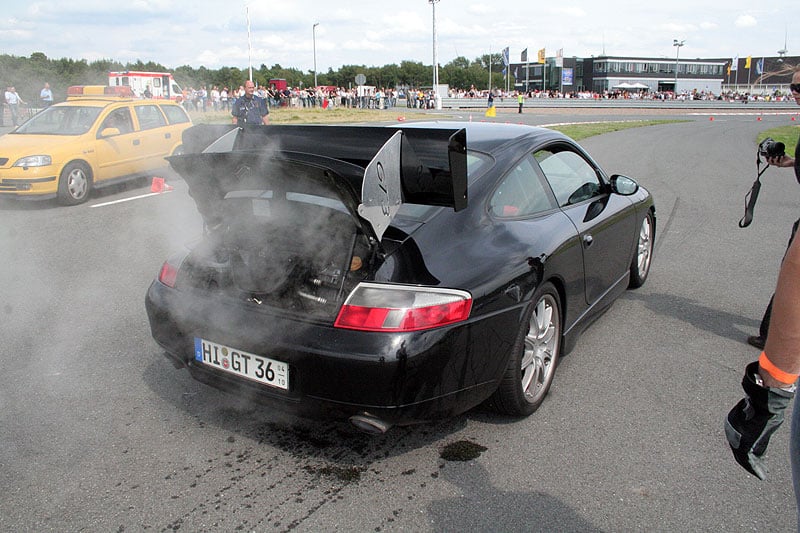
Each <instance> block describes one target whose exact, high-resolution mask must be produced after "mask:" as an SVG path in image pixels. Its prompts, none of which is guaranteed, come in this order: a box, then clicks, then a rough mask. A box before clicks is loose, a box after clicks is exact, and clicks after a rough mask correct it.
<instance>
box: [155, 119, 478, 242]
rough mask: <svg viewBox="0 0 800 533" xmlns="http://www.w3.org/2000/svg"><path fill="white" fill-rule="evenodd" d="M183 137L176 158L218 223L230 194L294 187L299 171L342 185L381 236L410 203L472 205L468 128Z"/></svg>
mask: <svg viewBox="0 0 800 533" xmlns="http://www.w3.org/2000/svg"><path fill="white" fill-rule="evenodd" d="M183 144H184V149H185V153H184V154H183V155H180V156H173V157H170V158H168V159H169V162H170V164H171V165H172V167H173V168H174V169H175V170H176V171H177V172H178V173H179V174H180V175H181V176H182V177H183V178H184V179H185V180H186V182H187V184H188V185H189V190H190V194H191V196H192V197H193V198H194V199H195V202H196V203H197V206H198V209H199V211H200V213H201V215H202V216H203V218H204V221H205V223H206V225H207V226H210V227H213V226H216V225H217V224H219V223H220V222H222V221H223V220H224V209H223V207H222V205H221V204H222V200H224V198H225V197H226V195H228V194H229V193H232V192H234V191H239V192H241V191H258V190H262V189H273V188H275V187H278V188H285V187H291V186H292V181H293V180H292V176H293V175H296V176H297V177H298V179H299V178H301V177H302V178H303V181H305V182H312V183H316V184H318V185H319V187H320V189H322V190H327V191H335V193H336V195H337V196H338V198H339V199H340V200H341V201H342V203H344V204H345V206H346V207H347V209H348V211H349V212H350V213H351V214H352V216H353V217H354V218H355V219H356V222H357V224H359V226H361V227H362V228H363V229H364V231H366V232H367V233H368V234H370V235H372V236H374V237H375V238H376V239H377V240H378V241H380V238H381V236H382V235H383V232H384V231H385V230H386V228H388V226H389V224H391V221H392V219H393V218H394V216H395V215H396V214H397V211H398V209H399V208H400V205H401V204H402V203H404V202H406V203H415V204H422V205H434V206H444V207H450V208H452V209H454V210H456V211H458V210H461V209H463V208H465V207H466V205H467V160H466V152H467V147H466V131H465V130H463V129H456V128H414V127H410V128H396V127H392V128H388V127H361V126H256V127H249V128H247V129H239V128H236V127H233V128H232V127H230V126H227V125H226V126H221V125H198V126H194V127H192V128H189V129H187V130H186V131H184V134H183ZM364 221H366V222H367V223H368V224H365V223H364Z"/></svg>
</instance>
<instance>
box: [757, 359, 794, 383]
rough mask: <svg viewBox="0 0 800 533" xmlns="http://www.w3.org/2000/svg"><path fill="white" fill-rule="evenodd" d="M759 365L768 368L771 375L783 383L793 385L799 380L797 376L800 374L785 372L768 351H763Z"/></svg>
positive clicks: (763, 368) (764, 368)
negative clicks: (770, 358)
mask: <svg viewBox="0 0 800 533" xmlns="http://www.w3.org/2000/svg"><path fill="white" fill-rule="evenodd" d="M758 366H759V368H761V369H762V370H766V371H767V373H769V375H770V376H772V377H773V378H775V379H777V380H778V381H780V382H781V383H786V384H787V385H791V384H792V383H794V382H795V381H797V378H798V377H799V376H800V374H790V373H788V372H784V371H783V370H781V369H780V368H778V367H777V366H775V364H774V363H773V362H772V361H770V360H769V358H768V357H767V352H761V356H760V357H759V358H758Z"/></svg>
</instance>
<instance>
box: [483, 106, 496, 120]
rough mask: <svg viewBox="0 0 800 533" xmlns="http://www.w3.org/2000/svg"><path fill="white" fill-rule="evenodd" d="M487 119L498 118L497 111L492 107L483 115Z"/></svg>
mask: <svg viewBox="0 0 800 533" xmlns="http://www.w3.org/2000/svg"><path fill="white" fill-rule="evenodd" d="M483 115H484V116H486V117H496V116H497V109H496V108H495V107H494V106H492V107H490V108H489V109H487V110H486V113H484V114H483Z"/></svg>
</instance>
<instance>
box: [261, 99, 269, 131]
mask: <svg viewBox="0 0 800 533" xmlns="http://www.w3.org/2000/svg"><path fill="white" fill-rule="evenodd" d="M261 105H262V106H264V108H263V109H262V110H261V123H262V124H263V125H265V126H268V125H269V106H267V99H266V98H261Z"/></svg>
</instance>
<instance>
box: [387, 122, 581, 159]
mask: <svg viewBox="0 0 800 533" xmlns="http://www.w3.org/2000/svg"><path fill="white" fill-rule="evenodd" d="M394 127H396V126H394ZM442 127H448V128H464V129H465V130H466V131H467V146H468V147H469V149H470V150H477V151H480V152H487V153H495V152H497V151H499V150H500V149H502V147H504V146H506V145H507V144H510V143H513V142H516V141H519V140H522V139H529V140H531V141H532V142H534V143H537V142H544V141H549V140H568V139H569V137H567V136H566V135H564V134H563V133H560V132H558V131H555V130H551V129H548V128H542V127H538V126H528V125H525V124H508V123H503V124H499V123H496V122H463V121H462V122H458V121H442V122H439V121H430V122H409V123H406V124H403V128H404V129H405V128H442Z"/></svg>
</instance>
